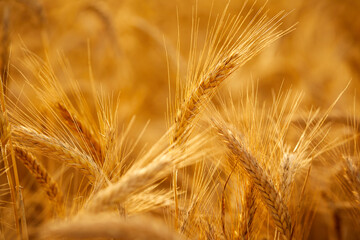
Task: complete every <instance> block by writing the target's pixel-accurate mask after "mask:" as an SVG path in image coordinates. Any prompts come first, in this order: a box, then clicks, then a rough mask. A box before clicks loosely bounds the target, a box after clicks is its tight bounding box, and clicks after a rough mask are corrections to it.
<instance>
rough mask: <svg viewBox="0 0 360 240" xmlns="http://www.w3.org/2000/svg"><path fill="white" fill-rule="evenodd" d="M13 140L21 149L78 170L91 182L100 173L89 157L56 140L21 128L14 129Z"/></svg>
mask: <svg viewBox="0 0 360 240" xmlns="http://www.w3.org/2000/svg"><path fill="white" fill-rule="evenodd" d="M13 138H14V141H15V142H17V143H18V144H19V145H21V146H23V147H26V148H28V149H30V150H32V151H35V152H39V153H40V154H43V155H46V156H48V157H52V158H54V159H57V160H59V161H62V162H64V163H65V164H67V165H69V166H71V167H75V168H76V169H79V170H80V171H81V172H83V173H84V174H85V176H86V177H87V178H88V179H89V180H90V181H91V182H94V180H95V178H96V177H97V176H98V175H99V173H100V172H99V169H98V168H97V166H96V164H95V163H94V162H93V160H92V158H91V157H89V156H88V155H86V154H84V153H82V152H80V151H79V150H78V149H76V148H74V147H71V146H69V145H68V144H66V143H64V142H62V141H60V140H58V139H55V138H52V137H48V136H46V135H44V134H41V133H38V132H36V131H35V130H33V129H30V128H27V127H23V126H21V127H19V126H17V127H14V130H13Z"/></svg>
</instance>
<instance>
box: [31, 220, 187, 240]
mask: <svg viewBox="0 0 360 240" xmlns="http://www.w3.org/2000/svg"><path fill="white" fill-rule="evenodd" d="M38 237H39V238H40V239H49V238H51V239H53V238H55V239H59V238H61V239H94V238H96V239H98V238H99V239H123V240H127V239H129V240H130V239H139V240H141V239H143V240H147V239H149V240H152V239H154V240H155V239H156V240H157V239H159V240H161V239H164V240H171V239H173V240H175V239H180V237H179V236H178V235H177V234H176V233H175V232H173V231H171V230H170V229H168V228H167V226H166V225H165V224H164V223H162V222H160V221H159V220H157V219H156V218H154V217H133V218H127V219H124V218H121V217H119V216H116V215H115V216H114V215H102V214H97V215H84V216H81V217H78V218H76V219H73V220H70V221H64V222H53V223H50V224H46V225H44V226H43V227H42V228H41V229H39V232H38Z"/></svg>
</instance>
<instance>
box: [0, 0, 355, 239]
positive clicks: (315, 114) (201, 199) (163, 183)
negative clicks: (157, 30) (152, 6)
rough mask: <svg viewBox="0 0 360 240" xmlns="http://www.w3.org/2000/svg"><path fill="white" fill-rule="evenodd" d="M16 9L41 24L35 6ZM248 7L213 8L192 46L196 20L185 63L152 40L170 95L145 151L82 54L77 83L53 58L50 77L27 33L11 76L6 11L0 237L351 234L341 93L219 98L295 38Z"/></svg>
mask: <svg viewBox="0 0 360 240" xmlns="http://www.w3.org/2000/svg"><path fill="white" fill-rule="evenodd" d="M19 2H22V1H19ZM23 2H26V4H27V7H29V8H32V11H35V12H37V14H39V16H40V18H45V15H44V12H43V9H42V8H41V6H40V5H36V3H37V1H33V2H32V1H23ZM18 4H24V3H18ZM5 5H6V4H3V5H2V6H5ZM256 6H257V5H255V4H252V3H249V2H247V3H244V4H243V5H242V7H241V8H240V11H239V12H238V13H236V14H230V13H229V9H228V8H229V3H227V5H226V4H225V10H224V11H223V12H222V13H220V14H218V15H216V16H215V17H214V18H212V19H215V20H214V21H210V20H209V22H208V23H207V27H206V33H205V34H202V35H201V39H200V37H199V35H198V32H199V26H200V19H199V18H198V17H196V14H195V16H194V17H193V19H192V34H191V41H190V47H189V49H190V51H189V57H188V60H186V61H187V64H184V62H185V60H184V59H183V58H182V57H181V56H180V54H178V53H177V52H179V51H180V43H179V44H178V46H177V47H172V46H171V45H169V44H168V43H163V42H162V41H163V40H162V39H161V37H160V38H159V37H154V38H156V39H155V41H158V42H159V44H160V45H161V44H163V45H165V48H166V50H165V52H166V57H164V58H166V59H168V61H167V63H168V66H167V68H168V69H171V68H175V69H176V70H175V80H172V79H174V77H172V76H173V75H172V74H170V70H168V72H169V79H170V82H172V83H169V84H170V85H171V86H174V85H175V89H174V88H172V89H170V91H169V93H170V96H169V98H168V102H167V103H168V104H167V106H168V109H163V112H167V116H166V121H167V123H168V124H167V127H166V128H167V130H166V131H165V132H163V133H162V136H161V137H159V138H158V140H156V141H154V142H153V143H151V144H150V145H143V142H142V141H141V138H142V136H143V135H144V132H146V131H147V130H146V129H144V130H141V129H140V130H139V129H137V130H138V132H140V133H139V134H138V138H135V139H132V138H131V137H129V132H130V131H132V130H130V129H131V128H134V126H133V127H132V125H133V123H134V121H135V120H131V121H130V123H128V124H124V123H123V121H122V120H123V119H122V118H121V115H122V114H123V108H121V107H120V106H121V101H122V100H121V95H120V97H119V96H118V94H117V93H114V92H112V91H111V90H110V89H109V88H106V87H105V88H102V87H101V86H100V85H99V84H98V83H97V79H96V77H94V75H93V74H92V71H93V69H94V68H96V66H93V65H92V63H91V62H92V58H93V57H92V51H90V47H89V46H90V45H91V43H88V45H87V48H88V49H89V51H87V52H85V55H86V56H87V57H86V58H87V59H88V63H87V64H88V66H89V68H88V69H87V70H86V71H87V72H88V73H89V77H88V81H87V83H86V86H84V85H82V84H80V82H79V81H77V80H75V79H74V78H73V77H72V75H71V73H69V72H70V70H69V66H68V65H69V64H68V62H67V61H66V60H65V58H64V57H59V59H60V60H59V61H58V62H57V66H60V68H61V69H62V71H58V68H56V69H55V68H54V67H53V63H52V59H51V57H52V56H51V54H49V53H48V51H49V46H50V45H51V42H49V40H48V36H47V35H46V34H45V33H44V34H42V35H39V36H38V37H39V39H40V40H39V41H41V43H42V44H43V45H45V46H44V48H45V54H44V57H39V56H38V55H37V54H35V53H33V52H32V51H30V50H29V49H28V48H26V47H25V46H26V45H25V44H23V45H22V46H23V47H22V54H23V56H24V57H23V63H22V66H21V67H20V66H17V65H16V64H13V65H12V64H11V47H10V43H9V41H8V38H7V36H8V35H6V30H7V26H8V24H9V19H11V18H9V14H10V13H9V9H8V8H5V7H4V11H3V19H4V21H3V28H2V30H3V32H5V34H2V35H3V38H2V43H3V44H2V46H1V48H2V56H1V71H2V72H1V80H2V81H1V92H0V100H1V101H0V102H1V112H0V140H1V176H0V177H1V178H0V179H1V185H0V187H1V189H0V191H1V202H0V203H1V210H0V214H1V215H0V220H1V221H0V226H1V227H0V239H16V238H17V239H59V238H60V239H224V240H228V239H308V238H309V236H312V235H311V232H312V231H313V230H312V229H314V227H313V226H314V225H316V226H315V227H317V228H321V227H322V225H321V221H320V220H318V218H319V216H326V217H327V218H328V219H329V220H328V221H326V226H327V230H325V231H328V232H330V234H329V235H332V236H333V237H334V238H333V239H342V238H343V236H352V235H351V231H353V230H352V229H356V226H360V225H359V219H360V218H359V217H360V215H359V213H360V202H359V201H360V195H359V191H360V177H359V176H360V175H359V174H360V170H359V167H360V166H359V157H360V155H359V152H358V149H359V143H358V141H357V139H358V131H359V126H358V122H357V115H358V114H357V113H358V112H357V110H356V106H354V108H353V111H352V113H350V114H347V115H341V114H335V113H333V111H332V110H333V108H334V107H335V106H336V104H337V103H338V101H339V99H341V97H342V95H343V94H344V92H346V91H349V89H348V88H345V89H339V90H338V94H339V95H338V97H337V98H335V99H332V100H331V101H332V102H333V103H332V104H331V105H329V106H327V107H326V108H325V109H320V108H319V109H318V108H316V106H314V108H310V110H309V109H308V108H303V107H302V99H303V97H304V94H303V93H301V92H299V93H298V92H297V91H295V90H291V89H286V88H285V87H283V88H282V89H281V90H280V91H279V93H277V94H273V97H272V99H270V100H269V99H267V100H266V101H264V102H263V101H261V100H260V98H259V97H258V83H259V81H261V79H259V80H252V81H251V83H250V84H246V86H245V87H243V90H241V91H240V93H238V95H237V96H236V98H233V95H232V93H227V92H226V91H221V89H220V88H221V87H222V86H223V85H226V84H227V82H231V81H241V79H240V80H238V79H229V78H231V77H233V75H234V72H235V71H237V70H239V69H240V68H242V67H243V66H244V65H245V64H246V63H248V61H249V60H250V59H252V58H253V57H255V56H257V55H258V54H259V53H260V52H262V50H263V49H265V48H267V47H268V46H269V45H271V44H273V43H275V42H276V41H278V40H279V39H280V38H281V39H283V38H286V37H287V36H288V35H291V34H293V32H296V26H297V24H294V25H290V26H284V24H283V20H284V19H285V18H286V17H287V16H288V15H289V13H288V12H285V11H282V12H279V13H278V14H274V15H271V14H270V13H269V12H268V11H267V10H266V9H267V6H266V5H262V6H261V7H256ZM87 9H88V10H89V9H90V10H91V11H93V12H95V14H96V15H97V16H98V17H100V18H101V21H102V22H105V24H106V26H107V28H106V31H107V33H108V36H110V37H109V38H110V39H112V40H111V41H115V42H116V41H117V39H116V34H115V33H114V32H115V28H114V26H113V24H112V22H111V20H110V19H109V18H108V15H107V14H105V13H104V12H103V11H102V9H101V8H99V7H98V6H97V5H96V4H90V5H88V6H87ZM194 12H196V11H194ZM11 14H13V12H12V13H11ZM209 19H210V18H209ZM41 21H43V22H45V20H44V19H42V20H41ZM135 22H136V23H137V24H138V25H137V26H139V28H141V27H144V24H145V25H146V23H144V22H142V20H141V19H137V20H136V21H135ZM44 24H45V23H44ZM285 25H286V24H285ZM152 30H153V29H150V30H149V31H150V33H149V34H150V35H151V34H154V31H152ZM144 31H145V32H146V30H144ZM114 49H115V50H116V47H114ZM176 49H177V50H176ZM116 51H117V52H119V54H120V55H121V53H120V52H121V50H119V49H117V50H116ZM83 54H84V53H83ZM118 57H119V56H118ZM267 64H269V65H271V64H272V62H271V59H270V61H268V62H267ZM153 67H154V68H156V67H157V66H155V65H154V66H153ZM11 69H12V70H11ZM184 69H185V70H184ZM12 73H13V75H12ZM60 79H61V80H60ZM64 79H66V80H64ZM145 80H146V79H145ZM284 81H286V80H284ZM349 84H350V83H349ZM348 86H349V85H348ZM23 89H26V90H23ZM84 89H85V90H84ZM268 91H270V89H269V90H268ZM126 94H131V93H125V96H126ZM154 97H155V96H154ZM158 99H159V98H158ZM163 101H164V102H166V98H165V99H163ZM354 105H355V104H354ZM334 125H335V127H334ZM123 126H125V127H123ZM135 128H137V127H135ZM139 143H141V144H139ZM139 145H140V146H139ZM343 219H347V221H348V222H350V223H346V224H347V225H349V226H350V225H351V224H353V226H354V227H346V228H345V227H344V226H343V222H344V221H345V220H343ZM349 219H350V220H349ZM341 220H343V221H341ZM317 222H320V223H319V224H316V223H317ZM322 223H324V221H322ZM344 229H346V231H348V232H350V233H347V234H348V235H346V233H344V231H345V230H344ZM329 235H326V236H329Z"/></svg>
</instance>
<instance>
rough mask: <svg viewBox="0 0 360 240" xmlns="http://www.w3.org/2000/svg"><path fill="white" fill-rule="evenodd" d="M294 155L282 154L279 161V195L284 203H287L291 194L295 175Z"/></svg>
mask: <svg viewBox="0 0 360 240" xmlns="http://www.w3.org/2000/svg"><path fill="white" fill-rule="evenodd" d="M294 158H295V155H294V154H291V153H286V152H285V153H284V155H283V158H282V161H281V183H280V193H281V196H282V199H283V201H284V202H285V203H288V201H289V199H290V194H291V186H292V184H293V181H294V176H295V173H296V166H294V165H295V164H296V162H295V161H294Z"/></svg>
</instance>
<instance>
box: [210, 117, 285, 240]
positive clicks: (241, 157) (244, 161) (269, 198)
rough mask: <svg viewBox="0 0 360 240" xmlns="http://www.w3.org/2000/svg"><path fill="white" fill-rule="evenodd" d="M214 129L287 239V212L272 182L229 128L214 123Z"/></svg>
mask: <svg viewBox="0 0 360 240" xmlns="http://www.w3.org/2000/svg"><path fill="white" fill-rule="evenodd" d="M215 127H216V129H217V131H218V134H219V136H220V137H221V138H222V141H223V142H224V143H225V144H226V146H227V147H228V149H229V150H230V151H231V153H232V155H233V157H234V158H235V159H236V160H237V161H238V163H239V164H238V165H239V166H240V167H241V168H242V169H243V170H244V172H245V173H246V174H247V175H248V176H249V177H250V179H251V180H252V181H253V182H254V184H255V187H256V189H257V190H258V191H259V193H260V196H261V199H262V201H263V202H264V204H265V205H266V206H267V208H268V211H269V212H270V214H271V216H272V218H273V220H274V223H275V225H276V226H277V228H278V230H279V232H280V233H282V234H283V236H284V237H285V238H287V239H289V238H290V234H291V229H292V225H291V219H290V215H289V210H288V208H287V206H286V205H285V203H284V202H283V200H282V198H281V196H280V194H279V193H278V192H277V191H276V189H275V186H274V185H273V183H272V181H271V180H270V179H269V177H268V176H267V174H266V173H265V171H264V170H263V169H262V168H261V166H260V165H259V163H258V161H257V160H256V158H255V157H254V156H253V155H252V154H251V153H250V152H249V151H248V150H247V149H246V148H245V147H244V146H243V144H242V143H241V142H239V141H238V140H237V139H236V137H235V135H234V133H233V132H232V131H231V130H230V129H229V128H227V127H226V126H225V125H224V124H222V125H221V126H220V125H218V124H216V123H215Z"/></svg>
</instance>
